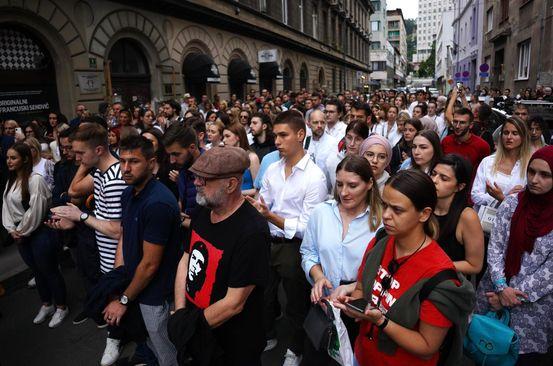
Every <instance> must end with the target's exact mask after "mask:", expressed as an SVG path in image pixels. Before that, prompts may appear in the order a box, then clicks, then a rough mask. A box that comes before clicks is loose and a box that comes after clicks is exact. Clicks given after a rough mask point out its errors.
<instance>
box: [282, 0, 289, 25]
mask: <svg viewBox="0 0 553 366" xmlns="http://www.w3.org/2000/svg"><path fill="white" fill-rule="evenodd" d="M282 22H283V23H284V24H288V0H282Z"/></svg>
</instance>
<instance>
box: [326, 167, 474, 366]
mask: <svg viewBox="0 0 553 366" xmlns="http://www.w3.org/2000/svg"><path fill="white" fill-rule="evenodd" d="M420 192H426V194H420ZM437 200H438V198H437V194H436V189H435V188H434V183H433V182H432V180H431V179H430V177H429V176H428V175H426V174H424V173H423V172H421V171H419V170H402V171H400V172H398V173H397V174H396V175H395V176H393V177H392V178H391V179H390V180H389V181H388V182H387V184H386V186H385V187H384V193H383V202H384V203H383V208H384V211H383V214H382V220H383V223H384V228H385V230H386V233H387V235H388V236H385V237H384V238H382V239H380V240H378V241H377V240H375V239H373V240H372V241H371V243H370V244H369V246H368V248H367V251H366V253H365V257H364V259H363V261H362V263H361V266H360V267H359V271H358V276H357V282H356V285H355V289H354V290H353V292H352V293H351V294H350V295H349V296H340V297H338V299H337V300H336V301H335V302H334V303H335V305H336V306H337V307H339V308H340V309H341V310H342V311H344V312H345V313H346V314H347V315H348V316H350V317H352V318H355V319H356V320H358V321H360V322H361V323H360V330H359V335H358V336H357V340H356V342H355V359H356V361H357V363H358V364H359V365H372V366H373V365H410V366H414V365H417V366H418V365H425V366H427V365H436V364H437V363H438V360H439V358H440V356H441V354H440V348H441V346H442V344H443V343H444V340H445V339H446V335H447V334H448V331H449V329H450V328H451V327H455V328H454V331H453V332H452V333H451V334H452V336H451V338H448V346H447V347H446V348H445V349H446V350H447V351H448V354H447V355H445V354H444V355H443V356H444V358H446V357H447V364H459V362H460V361H461V359H460V358H461V356H462V339H463V336H464V330H465V329H466V325H467V322H468V316H469V314H470V313H471V311H472V307H473V303H474V290H473V288H472V285H471V284H470V283H469V282H468V281H467V280H466V279H464V277H462V276H461V275H457V274H455V273H454V272H452V271H451V270H454V269H455V266H454V265H453V262H452V261H451V259H450V258H449V257H448V256H447V254H446V253H445V252H444V251H443V249H442V248H441V247H440V246H439V245H438V243H437V242H436V241H435V239H436V237H437V233H438V227H437V221H436V219H435V218H434V217H433V210H434V207H435V206H436V203H437ZM444 270H449V271H448V272H449V273H453V274H454V275H455V276H453V277H449V278H451V279H452V280H449V279H448V280H444V281H441V282H439V283H437V284H436V285H435V289H436V290H438V289H439V291H432V292H430V293H429V294H428V297H427V298H426V299H424V300H422V301H421V300H420V297H419V296H420V293H421V289H422V288H423V286H424V284H425V283H427V281H428V280H429V279H431V278H433V277H434V276H436V275H437V274H442V273H444ZM357 299H364V300H368V306H367V307H366V308H365V309H364V311H363V312H360V311H356V310H353V309H351V308H350V307H349V306H347V304H348V303H350V302H352V301H354V300H357ZM449 342H450V343H449Z"/></svg>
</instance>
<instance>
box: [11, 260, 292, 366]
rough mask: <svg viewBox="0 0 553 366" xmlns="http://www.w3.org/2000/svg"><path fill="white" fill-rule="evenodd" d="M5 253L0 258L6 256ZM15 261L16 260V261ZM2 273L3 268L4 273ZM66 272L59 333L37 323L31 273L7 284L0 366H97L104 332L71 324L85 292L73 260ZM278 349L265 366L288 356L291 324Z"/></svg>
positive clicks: (283, 324) (283, 326)
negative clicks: (65, 306) (66, 309)
mask: <svg viewBox="0 0 553 366" xmlns="http://www.w3.org/2000/svg"><path fill="white" fill-rule="evenodd" d="M5 254H6V252H5V251H4V253H0V255H5ZM15 258H17V257H15ZM2 270H3V269H2V268H0V271H2ZM62 272H63V274H64V277H65V280H66V285H67V288H68V305H69V308H70V310H71V314H70V317H69V319H67V320H65V321H64V322H63V323H62V324H61V325H60V326H59V327H58V328H55V329H50V328H48V322H47V321H46V322H44V323H43V324H40V325H35V324H33V322H32V320H33V318H34V316H35V315H36V313H37V311H38V309H39V307H40V300H39V297H38V294H37V292H36V290H31V289H27V288H26V286H25V285H26V282H27V280H28V279H29V278H30V272H29V270H26V271H23V272H21V273H19V274H17V275H15V276H12V277H10V278H8V279H6V280H4V281H2V283H3V285H4V286H5V287H6V289H7V293H6V295H4V296H3V297H0V313H1V315H2V316H1V318H0V366H35V365H36V366H38V365H48V366H96V365H99V360H100V358H101V357H102V352H103V350H104V347H105V340H106V330H105V329H98V328H96V325H95V323H94V322H92V321H90V320H89V321H86V322H85V323H83V324H80V325H73V324H72V322H71V320H72V319H73V317H74V316H76V315H77V314H78V313H79V312H80V310H81V305H80V304H81V303H82V301H83V300H84V296H85V294H84V289H83V287H82V285H81V281H80V278H79V275H78V273H77V271H76V269H75V268H74V266H73V265H72V262H71V260H68V259H67V258H66V260H64V261H63V265H62ZM277 327H278V329H277V330H278V333H279V339H280V342H279V345H278V346H277V348H275V349H274V350H272V351H270V352H266V353H264V354H263V359H262V361H263V366H276V365H279V366H280V365H282V360H283V357H284V353H285V352H286V338H287V333H288V326H287V321H286V320H285V319H282V320H281V321H280V322H279V323H278V325H277ZM133 351H134V345H132V344H131V345H127V346H126V347H125V348H124V350H123V354H122V356H121V358H123V359H124V358H127V357H130V356H131V355H132V353H133Z"/></svg>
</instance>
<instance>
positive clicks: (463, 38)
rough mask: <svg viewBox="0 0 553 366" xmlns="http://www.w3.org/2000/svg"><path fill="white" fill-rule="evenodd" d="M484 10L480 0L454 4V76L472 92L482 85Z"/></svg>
mask: <svg viewBox="0 0 553 366" xmlns="http://www.w3.org/2000/svg"><path fill="white" fill-rule="evenodd" d="M483 9H484V3H483V2H482V1H480V0H457V1H455V4H454V18H453V64H454V74H455V75H456V76H457V78H461V80H460V81H462V82H463V83H464V85H466V86H468V87H469V88H470V90H474V89H475V87H476V85H478V84H479V83H480V77H479V67H480V65H481V63H482V36H481V35H482V28H483V25H482V22H483V16H482V14H483ZM467 72H468V74H467Z"/></svg>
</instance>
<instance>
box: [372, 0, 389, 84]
mask: <svg viewBox="0 0 553 366" xmlns="http://www.w3.org/2000/svg"><path fill="white" fill-rule="evenodd" d="M371 3H372V6H373V8H374V13H373V14H372V15H371V18H370V20H371V46H370V47H371V49H370V62H371V71H372V72H371V75H370V78H369V85H370V86H371V89H372V90H376V89H380V88H392V87H393V77H391V75H393V50H392V53H390V50H391V48H390V45H389V42H388V39H387V28H388V24H387V21H386V0H378V1H371Z"/></svg>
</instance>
